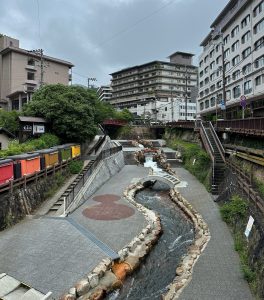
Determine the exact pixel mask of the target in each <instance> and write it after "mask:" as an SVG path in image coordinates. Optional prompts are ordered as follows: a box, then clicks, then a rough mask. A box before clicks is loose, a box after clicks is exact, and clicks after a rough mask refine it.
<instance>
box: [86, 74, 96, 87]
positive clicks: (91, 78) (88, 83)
mask: <svg viewBox="0 0 264 300" xmlns="http://www.w3.org/2000/svg"><path fill="white" fill-rule="evenodd" d="M90 81H97V79H96V78H95V77H88V78H87V88H88V89H89V88H90Z"/></svg>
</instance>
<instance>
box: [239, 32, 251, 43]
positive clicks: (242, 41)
mask: <svg viewBox="0 0 264 300" xmlns="http://www.w3.org/2000/svg"><path fill="white" fill-rule="evenodd" d="M250 39H251V32H250V30H249V31H247V32H246V33H245V34H244V35H242V38H241V43H242V44H245V43H246V42H247V41H249V40H250Z"/></svg>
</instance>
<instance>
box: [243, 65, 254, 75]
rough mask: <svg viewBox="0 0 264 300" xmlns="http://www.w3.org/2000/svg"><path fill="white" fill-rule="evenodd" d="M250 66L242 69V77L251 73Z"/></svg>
mask: <svg viewBox="0 0 264 300" xmlns="http://www.w3.org/2000/svg"><path fill="white" fill-rule="evenodd" d="M251 69H252V66H251V64H247V65H245V66H244V67H243V68H242V73H243V75H247V74H249V73H250V72H251Z"/></svg>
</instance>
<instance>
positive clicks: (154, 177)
mask: <svg viewBox="0 0 264 300" xmlns="http://www.w3.org/2000/svg"><path fill="white" fill-rule="evenodd" d="M148 181H160V182H163V183H166V184H167V185H168V186H169V187H170V188H173V187H174V186H175V185H176V184H178V183H180V180H179V179H178V178H176V177H175V176H173V175H170V174H169V173H167V172H163V171H159V172H155V173H153V174H149V175H148V176H146V177H143V178H141V179H140V180H139V183H141V184H143V183H144V182H148Z"/></svg>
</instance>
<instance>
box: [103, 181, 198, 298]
mask: <svg viewBox="0 0 264 300" xmlns="http://www.w3.org/2000/svg"><path fill="white" fill-rule="evenodd" d="M136 201H137V202H138V203H141V204H143V205H144V206H146V207H147V208H149V209H151V210H154V211H155V212H157V213H158V214H159V215H160V218H161V224H162V229H163V234H162V235H161V236H160V238H159V241H158V243H157V244H156V245H155V246H154V248H153V249H152V250H151V252H150V253H149V255H148V256H147V257H146V259H145V260H144V261H142V263H141V265H140V268H139V269H138V270H137V271H135V272H134V273H133V274H132V275H131V276H129V277H127V278H126V280H125V282H124V286H123V287H122V288H121V289H120V290H116V291H114V292H113V293H111V294H109V295H108V296H107V298H106V299H108V300H122V299H130V300H147V299H148V300H154V299H161V295H162V294H164V293H165V292H166V291H167V286H168V285H169V284H170V283H171V282H172V281H173V279H174V278H175V270H176V267H177V265H178V264H179V263H180V260H181V257H182V256H183V255H184V254H185V253H187V248H188V246H189V245H190V244H192V242H193V239H194V231H193V225H192V223H191V222H190V221H189V220H187V219H186V217H185V216H184V215H183V213H182V212H181V211H180V210H179V209H178V207H177V206H176V205H175V204H174V203H173V202H172V201H171V200H170V197H169V190H168V186H166V185H164V184H162V185H161V184H159V183H158V184H155V185H154V186H153V187H152V188H146V189H144V190H142V191H140V192H138V193H137V195H136Z"/></svg>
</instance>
